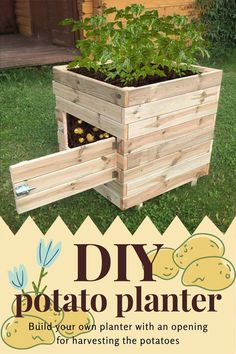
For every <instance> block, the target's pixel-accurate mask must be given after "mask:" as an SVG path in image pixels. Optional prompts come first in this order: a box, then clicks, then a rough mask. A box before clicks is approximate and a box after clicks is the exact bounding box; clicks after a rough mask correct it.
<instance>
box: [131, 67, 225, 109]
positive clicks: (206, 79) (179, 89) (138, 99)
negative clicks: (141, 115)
mask: <svg viewBox="0 0 236 354" xmlns="http://www.w3.org/2000/svg"><path fill="white" fill-rule="evenodd" d="M198 68H199V70H200V71H203V70H204V68H203V67H198ZM221 79H222V70H215V69H211V70H210V71H207V72H204V71H203V72H202V73H201V74H199V75H194V76H189V77H184V78H180V79H175V80H170V81H164V82H160V83H157V84H152V85H148V86H142V87H136V88H135V87H132V88H129V91H128V92H129V93H128V103H127V105H128V106H135V105H138V104H143V103H147V102H152V101H157V100H162V99H165V98H169V97H174V96H179V95H183V94H186V93H189V92H193V91H199V90H204V89H206V88H209V87H215V86H219V85H220V84H221Z"/></svg>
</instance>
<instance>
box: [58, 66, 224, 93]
mask: <svg viewBox="0 0 236 354" xmlns="http://www.w3.org/2000/svg"><path fill="white" fill-rule="evenodd" d="M193 67H195V68H198V69H199V70H200V74H195V75H192V76H186V77H180V78H178V79H173V80H167V81H162V82H157V83H154V84H149V85H143V86H139V87H135V86H125V87H119V86H115V85H112V84H109V83H107V82H104V81H100V80H97V79H94V78H91V77H88V76H85V75H81V74H77V73H74V72H72V71H68V70H67V65H56V66H53V72H54V73H55V72H57V71H59V72H64V73H65V72H66V73H67V74H68V75H71V76H73V77H76V78H77V79H78V78H80V79H81V78H82V79H84V80H87V81H88V82H91V83H92V82H96V84H100V85H101V86H106V87H110V88H112V89H113V90H114V89H115V90H117V91H120V92H127V91H138V90H143V89H145V88H147V89H148V88H150V87H161V86H165V85H166V84H167V83H170V82H172V83H174V82H178V81H182V80H186V79H189V78H191V77H192V78H194V77H196V76H203V75H204V76H205V75H209V74H212V73H219V72H222V70H221V69H215V68H209V67H205V66H199V65H193Z"/></svg>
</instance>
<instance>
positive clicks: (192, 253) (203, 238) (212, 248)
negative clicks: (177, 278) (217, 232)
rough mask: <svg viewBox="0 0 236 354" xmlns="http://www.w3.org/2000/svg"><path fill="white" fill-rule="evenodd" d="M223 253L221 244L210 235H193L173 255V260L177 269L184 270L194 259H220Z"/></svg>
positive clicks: (223, 249) (216, 238)
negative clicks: (213, 257) (214, 257)
mask: <svg viewBox="0 0 236 354" xmlns="http://www.w3.org/2000/svg"><path fill="white" fill-rule="evenodd" d="M224 253H225V247H224V244H223V242H222V241H221V240H220V239H219V238H218V237H216V236H213V235H210V234H202V233H201V234H200V233H199V234H195V235H193V236H191V237H190V238H188V239H187V240H186V241H185V242H184V243H183V244H182V245H181V246H180V247H179V248H177V250H176V251H175V253H174V256H173V259H174V261H175V263H176V264H177V266H178V267H180V268H183V269H184V268H186V267H187V266H188V265H189V264H190V263H192V262H193V261H195V259H199V258H203V257H211V256H217V257H221V256H223V255H224Z"/></svg>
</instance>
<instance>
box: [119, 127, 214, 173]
mask: <svg viewBox="0 0 236 354" xmlns="http://www.w3.org/2000/svg"><path fill="white" fill-rule="evenodd" d="M213 136H214V130H213V128H212V127H207V128H205V129H201V128H199V129H197V130H195V131H192V133H191V134H186V135H183V136H180V137H178V138H175V139H172V140H169V141H163V142H162V143H159V144H156V145H154V146H152V147H150V148H148V149H144V150H140V151H138V152H135V153H132V154H129V155H126V156H124V157H123V161H122V162H123V166H124V168H123V169H124V170H125V169H132V168H134V167H137V166H141V165H142V164H145V163H147V162H150V161H154V160H156V159H159V158H161V157H163V156H167V155H169V154H172V153H175V152H176V151H182V150H184V149H187V148H189V147H192V146H194V145H199V144H203V143H205V142H207V141H209V140H212V139H213ZM119 167H120V166H119Z"/></svg>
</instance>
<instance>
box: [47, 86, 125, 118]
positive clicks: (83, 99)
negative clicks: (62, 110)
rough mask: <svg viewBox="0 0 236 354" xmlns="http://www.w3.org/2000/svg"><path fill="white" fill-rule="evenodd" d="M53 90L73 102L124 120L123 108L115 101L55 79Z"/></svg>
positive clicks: (57, 94)
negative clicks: (98, 96) (106, 99)
mask: <svg viewBox="0 0 236 354" xmlns="http://www.w3.org/2000/svg"><path fill="white" fill-rule="evenodd" d="M53 92H54V94H55V95H56V96H58V97H62V98H64V99H65V100H68V101H70V102H72V103H75V104H78V105H80V106H82V107H85V108H87V109H89V110H92V111H94V112H96V113H99V114H102V115H105V116H107V117H109V118H110V119H111V120H115V121H117V122H120V123H121V121H122V108H121V107H120V106H117V105H115V104H113V103H110V102H107V101H104V100H101V99H100V98H97V97H94V96H92V95H88V94H86V93H83V92H80V91H78V90H75V89H73V88H71V87H69V86H66V85H62V84H60V83H58V82H55V81H54V82H53Z"/></svg>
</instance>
